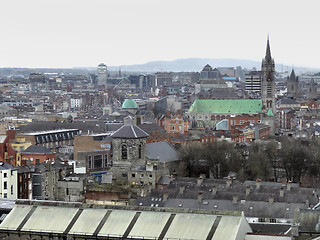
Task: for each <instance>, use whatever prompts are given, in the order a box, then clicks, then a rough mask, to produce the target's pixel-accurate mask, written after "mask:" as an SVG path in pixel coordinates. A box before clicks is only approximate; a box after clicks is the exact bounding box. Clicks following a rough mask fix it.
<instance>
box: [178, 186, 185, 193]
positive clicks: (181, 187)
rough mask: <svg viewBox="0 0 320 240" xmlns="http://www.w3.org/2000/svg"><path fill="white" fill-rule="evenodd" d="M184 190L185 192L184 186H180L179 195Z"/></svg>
mask: <svg viewBox="0 0 320 240" xmlns="http://www.w3.org/2000/svg"><path fill="white" fill-rule="evenodd" d="M184 190H185V186H184V185H183V184H181V185H180V188H179V194H183V192H184Z"/></svg>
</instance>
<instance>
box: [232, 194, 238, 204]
mask: <svg viewBox="0 0 320 240" xmlns="http://www.w3.org/2000/svg"><path fill="white" fill-rule="evenodd" d="M232 202H233V203H237V202H238V194H234V195H233V200H232Z"/></svg>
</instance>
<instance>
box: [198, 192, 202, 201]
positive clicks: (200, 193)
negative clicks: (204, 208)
mask: <svg viewBox="0 0 320 240" xmlns="http://www.w3.org/2000/svg"><path fill="white" fill-rule="evenodd" d="M202 200H203V193H202V192H198V202H202Z"/></svg>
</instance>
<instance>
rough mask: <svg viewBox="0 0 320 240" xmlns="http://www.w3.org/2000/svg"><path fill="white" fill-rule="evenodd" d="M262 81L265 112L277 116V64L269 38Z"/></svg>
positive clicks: (262, 68) (263, 63)
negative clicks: (275, 75) (275, 76)
mask: <svg viewBox="0 0 320 240" xmlns="http://www.w3.org/2000/svg"><path fill="white" fill-rule="evenodd" d="M261 72H262V81H261V97H262V102H263V108H264V110H265V112H267V111H268V110H269V109H271V110H272V112H273V113H274V114H275V78H274V72H275V63H274V60H273V59H272V57H271V51H270V44H269V37H268V40H267V50H266V56H265V58H264V59H262V64H261Z"/></svg>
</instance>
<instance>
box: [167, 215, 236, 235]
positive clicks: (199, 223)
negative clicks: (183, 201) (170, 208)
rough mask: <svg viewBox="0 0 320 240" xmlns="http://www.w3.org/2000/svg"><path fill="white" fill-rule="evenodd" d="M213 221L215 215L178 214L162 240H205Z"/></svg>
mask: <svg viewBox="0 0 320 240" xmlns="http://www.w3.org/2000/svg"><path fill="white" fill-rule="evenodd" d="M215 220H216V216H215V215H198V214H193V215H190V214H185V213H182V214H178V215H177V216H176V217H175V218H174V220H173V222H172V224H171V226H170V228H169V229H168V232H167V234H166V235H165V237H164V239H174V238H175V239H199V240H202V239H206V238H207V236H208V234H209V232H210V230H211V227H212V225H213V223H214V221H215ZM234 227H235V226H234ZM221 239H223V238H221Z"/></svg>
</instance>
